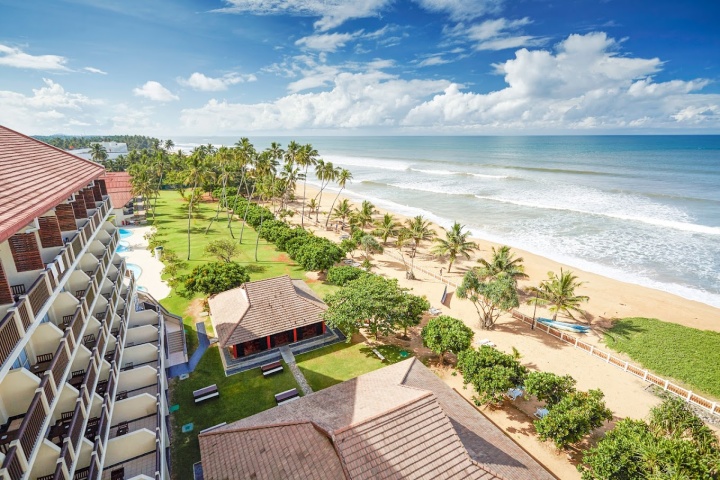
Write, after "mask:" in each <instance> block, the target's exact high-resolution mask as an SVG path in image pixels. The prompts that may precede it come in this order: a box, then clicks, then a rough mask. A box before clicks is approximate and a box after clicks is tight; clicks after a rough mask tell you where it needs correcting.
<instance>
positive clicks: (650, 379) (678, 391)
mask: <svg viewBox="0 0 720 480" xmlns="http://www.w3.org/2000/svg"><path fill="white" fill-rule="evenodd" d="M385 254H386V255H389V256H391V257H393V258H396V259H398V260H401V261H402V258H401V257H400V256H398V255H395V253H394V252H392V253H390V252H387V251H386V252H385ZM413 270H414V271H415V270H416V271H420V272H422V273H424V274H425V275H428V276H430V277H432V278H434V279H436V280H438V281H440V282H443V283H445V284H447V285H450V286H452V287H455V288H458V285H457V284H456V283H455V282H453V281H451V280H449V279H447V278H445V277H443V276H441V275H437V274H435V273H432V272H430V271H428V270H426V269H424V268H422V267H417V266H415V267H413ZM510 313H511V314H512V316H513V318H515V319H517V320H520V321H522V322H524V323H527V324H528V325H532V324H533V323H535V329H536V330H540V331H542V332H545V333H547V334H548V335H552V336H553V337H555V338H557V339H558V340H561V341H563V342H565V343H567V344H570V345H572V346H574V347H575V348H577V349H579V350H582V351H584V352H585V353H587V354H589V355H591V356H593V357H596V358H598V359H600V360H602V361H604V362H605V363H608V364H610V365H613V366H615V367H617V368H620V369H622V370H623V371H625V372H627V373H630V374H632V375H635V376H636V377H638V378H640V379H642V381H644V382H647V383H652V384H653V385H656V386H658V387H660V388H662V389H663V390H665V391H666V392H670V393H671V394H673V395H676V396H678V397H680V398H682V399H683V400H685V401H686V402H688V403H691V404H693V405H695V406H697V407H699V408H702V409H703V410H706V411H707V412H709V413H710V414H712V415H717V416H720V405H718V402H714V401H712V400H708V399H707V398H704V397H701V396H700V395H697V394H696V393H693V392H692V391H691V390H687V389H685V388H682V387H681V386H679V385H675V384H674V383H672V382H670V380H667V379H665V378H662V377H658V376H657V375H654V374H653V373H651V372H649V371H648V370H644V369H642V368H640V367H638V366H637V365H633V364H632V363H629V362H626V361H625V360H623V359H621V358H619V357H616V356H614V355H613V354H611V353H608V352H606V351H604V350H600V349H599V348H597V347H595V346H594V345H590V344H589V343H585V342H583V341H580V340H578V338H577V337H574V336H572V335H570V334H569V333H566V332H562V331H560V330H558V329H556V328H552V327H550V326H547V325H544V324H542V323H537V322H534V321H533V318H532V317H530V316H528V315H525V314H524V313H522V312H520V311H518V310H512V311H511V312H510Z"/></svg>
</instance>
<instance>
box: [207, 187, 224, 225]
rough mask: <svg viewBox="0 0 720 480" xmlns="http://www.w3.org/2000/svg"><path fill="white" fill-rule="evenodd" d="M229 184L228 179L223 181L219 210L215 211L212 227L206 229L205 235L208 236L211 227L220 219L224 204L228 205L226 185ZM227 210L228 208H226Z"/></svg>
mask: <svg viewBox="0 0 720 480" xmlns="http://www.w3.org/2000/svg"><path fill="white" fill-rule="evenodd" d="M226 184H227V179H223V188H222V198H220V201H219V202H218V207H217V210H215V217H214V218H211V219H210V225H208V226H207V228H206V229H205V235H207V234H208V232H209V231H210V227H212V224H213V222H214V221H215V220H217V219H218V217H219V216H220V207H222V205H223V203H227V195H226V193H225V185H226ZM225 208H227V206H226V207H225Z"/></svg>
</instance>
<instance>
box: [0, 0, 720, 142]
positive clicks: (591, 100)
mask: <svg viewBox="0 0 720 480" xmlns="http://www.w3.org/2000/svg"><path fill="white" fill-rule="evenodd" d="M719 22H720V2H717V1H716V0H701V1H691V2H683V3H682V4H679V3H678V2H670V1H666V0H655V1H651V0H638V1H628V0H605V1H590V0H552V1H549V0H548V1H545V0H517V1H511V0H407V1H403V0H395V1H393V0H354V1H345V0H223V1H215V0H213V1H190V0H154V1H141V0H126V1H114V2H113V1H107V0H33V1H27V0H12V1H10V0H0V123H1V124H3V125H6V126H8V127H10V128H15V129H18V130H21V131H23V132H26V133H29V134H51V133H68V134H109V133H118V134H120V133H140V134H151V135H158V136H162V137H168V136H181V135H261V134H271V135H273V134H341V135H352V134H398V135H402V134H410V135H417V134H490V135H494V134H556V133H571V134H592V133H713V134H715V133H720V29H718V26H717V25H718V23H719Z"/></svg>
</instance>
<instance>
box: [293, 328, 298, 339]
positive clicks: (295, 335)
mask: <svg viewBox="0 0 720 480" xmlns="http://www.w3.org/2000/svg"><path fill="white" fill-rule="evenodd" d="M293 342H297V328H293Z"/></svg>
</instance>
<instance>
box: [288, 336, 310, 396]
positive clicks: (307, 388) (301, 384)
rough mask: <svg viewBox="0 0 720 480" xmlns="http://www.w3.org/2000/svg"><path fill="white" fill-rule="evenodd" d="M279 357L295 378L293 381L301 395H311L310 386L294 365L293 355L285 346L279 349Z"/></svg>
mask: <svg viewBox="0 0 720 480" xmlns="http://www.w3.org/2000/svg"><path fill="white" fill-rule="evenodd" d="M280 355H282V358H283V360H284V361H285V363H287V366H288V368H290V371H291V372H292V374H293V377H295V381H296V382H297V384H298V386H299V387H300V390H302V392H303V395H308V394H310V393H313V390H312V388H310V384H308V382H307V380H306V379H305V375H303V373H302V371H300V369H299V368H298V366H297V364H296V363H295V355H293V353H292V352H291V351H290V349H289V348H288V346H287V345H284V346H282V347H280Z"/></svg>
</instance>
